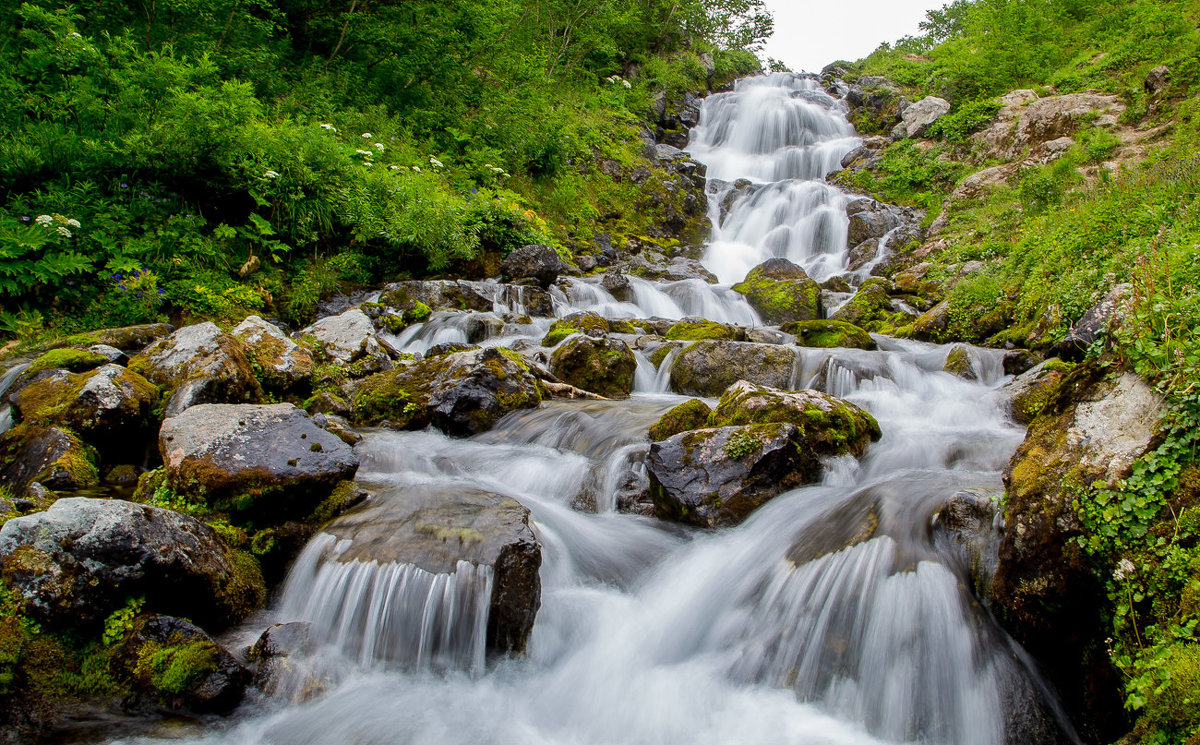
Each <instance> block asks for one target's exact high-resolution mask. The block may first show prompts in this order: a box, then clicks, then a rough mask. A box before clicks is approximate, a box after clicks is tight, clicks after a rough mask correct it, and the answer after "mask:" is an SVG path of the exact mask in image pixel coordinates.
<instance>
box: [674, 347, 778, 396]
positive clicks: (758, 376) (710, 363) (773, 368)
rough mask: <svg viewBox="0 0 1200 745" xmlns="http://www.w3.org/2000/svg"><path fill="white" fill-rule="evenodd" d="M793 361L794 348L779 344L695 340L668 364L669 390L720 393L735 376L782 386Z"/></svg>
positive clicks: (688, 394) (762, 383)
mask: <svg viewBox="0 0 1200 745" xmlns="http://www.w3.org/2000/svg"><path fill="white" fill-rule="evenodd" d="M795 365H796V350H794V349H792V348H791V347H785V346H782V345H779V344H754V343H752V342H738V341H717V340H706V341H698V342H694V343H692V344H691V345H689V346H688V347H687V348H686V349H684V350H683V351H682V352H680V353H679V356H678V357H676V358H675V363H674V364H673V365H672V366H671V390H673V391H675V392H676V393H682V394H683V395H685V396H714V397H715V396H720V395H721V393H722V392H723V391H724V390H725V389H726V388H728V387H729V386H731V385H733V384H734V383H736V382H737V381H739V380H751V381H753V382H755V383H759V384H761V385H769V386H773V387H775V388H786V387H787V386H788V385H789V384H790V382H791V379H792V373H793V371H794V368H795Z"/></svg>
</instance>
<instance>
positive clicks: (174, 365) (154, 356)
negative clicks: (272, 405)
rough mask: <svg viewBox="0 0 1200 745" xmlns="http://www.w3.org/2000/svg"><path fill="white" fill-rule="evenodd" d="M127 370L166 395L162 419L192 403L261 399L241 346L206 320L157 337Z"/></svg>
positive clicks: (132, 361)
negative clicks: (162, 337)
mask: <svg viewBox="0 0 1200 745" xmlns="http://www.w3.org/2000/svg"><path fill="white" fill-rule="evenodd" d="M129 369H131V370H133V371H134V372H136V373H138V374H140V375H142V376H143V377H145V378H146V379H147V380H149V381H150V382H152V383H154V384H155V385H157V386H159V387H160V388H162V389H163V390H164V391H165V392H166V393H167V395H168V398H167V405H166V409H165V411H164V414H165V415H166V416H174V415H176V414H178V413H180V412H182V411H183V410H184V409H186V408H188V407H189V406H195V405H196V404H207V403H237V402H242V401H257V400H259V398H260V397H261V396H262V389H261V387H260V386H259V383H258V380H257V379H256V378H255V377H254V369H253V368H252V367H251V366H250V361H249V360H248V359H246V353H245V350H244V348H243V347H242V343H241V342H240V341H238V340H237V338H236V337H233V336H230V335H229V334H226V333H224V332H222V331H221V329H220V328H218V327H217V325H216V324H215V323H212V322H211V321H206V322H205V323H198V324H195V325H193V326H184V327H183V328H181V329H179V330H178V331H176V332H174V333H173V334H171V335H170V336H168V337H166V338H164V339H160V340H159V341H157V342H155V343H154V344H152V345H150V346H149V347H147V348H146V349H145V350H144V351H143V352H142V353H141V354H139V355H137V356H136V357H134V358H133V359H132V360H130V361H129Z"/></svg>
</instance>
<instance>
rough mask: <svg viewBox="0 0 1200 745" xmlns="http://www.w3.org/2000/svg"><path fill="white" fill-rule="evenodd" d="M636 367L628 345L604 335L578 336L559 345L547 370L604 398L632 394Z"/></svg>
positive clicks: (564, 380) (635, 360)
mask: <svg viewBox="0 0 1200 745" xmlns="http://www.w3.org/2000/svg"><path fill="white" fill-rule="evenodd" d="M636 370H637V359H636V358H635V357H634V356H633V350H631V349H630V348H629V345H628V344H626V343H625V342H623V341H620V340H619V339H610V338H607V337H606V338H603V339H592V338H590V337H587V336H583V335H579V336H577V337H575V338H572V339H568V340H567V341H565V342H563V343H562V344H560V345H559V346H558V348H556V349H555V350H554V354H553V355H551V357H550V371H551V372H552V373H554V375H555V376H556V377H558V378H560V379H561V380H562V381H563V382H564V383H567V384H569V385H572V386H575V387H576V388H581V389H583V390H585V391H591V392H592V393H596V394H599V395H601V396H604V397H605V398H618V397H623V396H628V395H629V394H630V393H632V392H633V377H634V372H635V371H636Z"/></svg>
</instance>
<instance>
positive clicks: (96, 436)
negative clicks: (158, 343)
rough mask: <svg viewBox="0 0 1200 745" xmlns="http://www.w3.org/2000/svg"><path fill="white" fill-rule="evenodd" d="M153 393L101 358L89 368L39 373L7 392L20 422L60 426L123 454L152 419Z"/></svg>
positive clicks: (149, 427)
mask: <svg viewBox="0 0 1200 745" xmlns="http://www.w3.org/2000/svg"><path fill="white" fill-rule="evenodd" d="M158 395H159V394H158V388H156V387H155V386H154V385H152V384H151V383H150V382H149V381H148V380H146V379H145V378H143V377H142V376H141V375H138V374H137V373H135V372H133V371H132V370H129V369H127V368H124V367H121V366H120V365H112V364H105V365H104V366H103V367H99V368H97V369H95V370H92V371H90V372H84V373H66V372H59V373H57V374H50V375H45V376H40V379H36V380H35V382H33V383H31V384H29V385H27V386H25V387H24V388H22V389H21V390H20V391H19V392H18V393H17V394H15V395H14V396H13V397H12V405H13V407H14V409H15V410H16V411H17V412H18V413H19V415H20V417H21V420H22V421H23V422H28V423H30V424H39V425H44V426H57V427H65V428H67V429H70V430H73V431H74V432H76V433H77V434H79V435H80V436H81V437H83V438H84V439H85V440H87V441H88V442H90V443H91V444H93V445H95V446H96V447H98V448H99V449H100V450H101V451H102V452H105V453H109V452H116V451H121V452H122V453H126V454H127V453H130V452H133V451H134V450H136V449H137V448H136V446H137V445H138V443H139V442H140V441H141V440H143V439H145V437H146V436H147V434H148V433H149V432H150V431H151V430H152V428H153V426H154V425H155V424H156V423H157V420H156V418H155V415H154V410H155V408H156V407H157V406H158V400H159V399H158ZM130 446H134V447H133V449H131V447H130Z"/></svg>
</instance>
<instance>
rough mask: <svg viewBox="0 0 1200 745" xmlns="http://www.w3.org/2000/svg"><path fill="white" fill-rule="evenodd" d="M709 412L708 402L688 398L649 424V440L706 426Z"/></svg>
mask: <svg viewBox="0 0 1200 745" xmlns="http://www.w3.org/2000/svg"><path fill="white" fill-rule="evenodd" d="M710 414H712V409H711V408H709V405H708V404H706V403H704V402H703V401H701V400H700V399H698V398H691V399H688V400H687V401H684V402H683V403H681V404H679V405H678V406H676V407H674V408H672V409H671V410H670V411H668V412H667V413H666V414H663V415H662V416H661V417H659V419H658V421H657V422H655V423H654V424H652V425H650V440H651V441H652V442H659V441H660V440H665V439H667V438H668V437H674V436H675V435H677V434H679V433H680V432H687V431H689V430H693V429H702V428H704V427H707V426H708V417H709V415H710Z"/></svg>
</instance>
